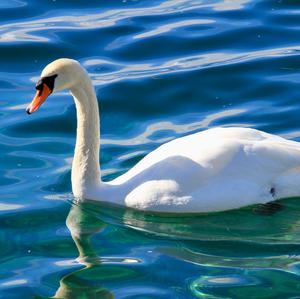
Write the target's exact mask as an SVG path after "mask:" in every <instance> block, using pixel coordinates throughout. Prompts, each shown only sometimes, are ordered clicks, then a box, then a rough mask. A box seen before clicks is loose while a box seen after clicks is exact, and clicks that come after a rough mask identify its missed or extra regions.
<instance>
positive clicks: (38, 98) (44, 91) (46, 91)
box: [26, 83, 52, 114]
mask: <svg viewBox="0 0 300 299" xmlns="http://www.w3.org/2000/svg"><path fill="white" fill-rule="evenodd" d="M51 92H52V90H51V89H50V88H49V87H48V86H47V84H45V83H43V85H42V88H41V89H40V90H38V91H37V92H36V94H35V97H34V98H33V100H32V102H31V103H30V104H29V105H28V106H27V108H26V112H27V113H28V114H31V113H33V112H35V111H36V110H38V109H39V108H40V106H41V105H42V104H43V103H44V102H45V101H46V99H47V98H48V96H49V95H50V94H51Z"/></svg>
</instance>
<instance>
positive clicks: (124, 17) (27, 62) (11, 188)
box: [0, 0, 300, 299]
mask: <svg viewBox="0 0 300 299" xmlns="http://www.w3.org/2000/svg"><path fill="white" fill-rule="evenodd" d="M299 33H300V3H299V2H298V1H294V0H276V1H275V0H269V1H264V0H261V1H258V0H205V1H201V0H194V1H192V0H169V1H167V0H164V1H157V0H151V1H150V0H142V1H141V0H140V1H139V0H123V1H119V0H118V1H117V0H110V1H96V0H93V1H83V0H80V1H79V0H78V1H70V0H53V1H50V0H49V1H46V0H43V1H40V0H30V1H28V0H1V1H0V185H1V193H0V228H1V230H0V248H1V249H0V298H1V299H2V298H3V299H10V298H22V299H27V298H71V299H76V298H126V299H128V298H131V299H142V298H143V299H146V298H147V299H149V298H187V299H188V298H207V299H213V298H278V299H282V298H300V283H299V276H300V263H299V260H300V257H299V256H300V245H299V244H300V203H299V199H286V200H283V201H282V202H281V205H282V208H281V209H280V210H278V211H276V210H275V211H271V212H270V211H268V210H264V208H263V207H248V208H244V209H241V210H237V211H229V212H223V213H215V214H209V215H198V216H193V217H187V216H185V217H174V216H172V215H170V216H168V217H166V216H161V215H153V214H144V213H141V212H135V211H132V210H125V209H119V208H116V207H111V206H108V205H98V206H96V205H93V204H84V205H77V204H76V202H74V200H73V197H72V194H71V185H70V167H71V161H72V156H73V147H74V141H75V129H76V118H75V108H74V104H73V101H72V99H71V97H70V96H69V95H68V93H66V92H64V93H58V94H56V95H52V96H51V97H50V98H49V99H48V101H47V102H46V103H45V104H44V105H43V106H42V108H41V109H40V110H39V111H38V112H37V113H35V114H34V115H31V116H28V115H26V114H25V107H26V105H27V104H28V103H29V102H30V101H31V99H32V97H33V95H34V92H35V91H34V86H35V82H36V80H37V79H38V77H39V74H40V72H41V70H42V69H43V67H44V66H45V65H46V64H48V63H49V62H51V61H52V60H54V59H56V58H60V57H70V58H74V59H77V60H79V61H80V62H81V63H82V64H83V66H84V67H85V68H86V69H87V70H88V72H89V74H90V76H91V78H92V80H93V83H94V85H95V88H96V91H97V96H98V100H99V103H100V112H101V167H102V169H103V171H102V172H103V176H104V179H105V180H110V179H112V178H115V177H117V176H118V175H120V174H122V173H124V172H125V171H126V170H128V169H129V168H131V167H132V166H133V165H134V164H135V163H136V162H137V161H139V160H140V159H141V158H142V157H143V156H145V155H146V154H147V153H148V152H150V151H151V150H153V149H155V148H156V147H158V146H159V145H160V144H162V143H164V142H166V141H168V140H171V139H174V138H176V137H179V136H184V135H186V134H189V133H193V132H196V131H201V130H205V129H207V128H210V127H214V126H233V125H234V126H236V125H238V126H245V127H255V128H258V129H261V130H264V131H267V132H270V133H275V134H279V135H281V136H284V137H286V138H289V139H293V140H297V141H300V125H299V122H300V120H299V115H300V104H299V99H300V91H299V83H300V76H299V70H300V44H299V36H300V35H299Z"/></svg>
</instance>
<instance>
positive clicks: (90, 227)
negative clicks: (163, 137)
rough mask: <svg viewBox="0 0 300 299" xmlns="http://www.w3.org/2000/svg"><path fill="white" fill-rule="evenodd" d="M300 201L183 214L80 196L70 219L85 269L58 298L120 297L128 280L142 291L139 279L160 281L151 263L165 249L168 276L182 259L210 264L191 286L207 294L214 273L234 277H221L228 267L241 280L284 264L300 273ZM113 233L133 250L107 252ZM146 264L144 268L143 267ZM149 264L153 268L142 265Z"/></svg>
mask: <svg viewBox="0 0 300 299" xmlns="http://www.w3.org/2000/svg"><path fill="white" fill-rule="evenodd" d="M297 200H298V199H288V200H285V201H282V202H281V203H282V205H283V208H282V209H279V210H278V211H271V214H267V213H265V212H266V211H264V210H263V208H260V209H258V207H254V208H253V207H249V208H245V209H240V210H236V211H230V212H221V213H214V214H202V215H191V214H190V215H181V217H178V215H174V214H173V215H172V214H154V213H141V212H138V211H135V210H132V209H124V208H121V207H118V206H114V205H108V204H104V203H99V202H98V203H96V202H88V201H85V202H78V201H77V202H76V203H73V204H72V207H71V209H70V212H69V214H68V216H67V219H66V224H67V227H68V229H69V230H70V233H71V236H72V239H73V240H74V242H75V244H76V247H77V250H78V257H77V258H76V262H77V263H78V264H79V265H81V266H83V268H81V269H78V270H75V271H73V272H72V273H69V274H67V275H65V276H64V277H63V278H62V279H61V280H60V284H59V287H58V289H57V291H56V292H55V295H54V296H53V297H51V298H57V299H59V298H64V299H65V298H66V299H68V298H70V299H71V298H72V299H76V298H104V299H106V298H109V299H110V298H115V297H118V295H119V294H120V293H119V292H122V294H124V293H123V292H125V290H121V289H122V286H123V285H126V289H128V290H129V289H130V288H131V287H133V286H134V288H135V290H136V291H138V285H139V283H142V284H143V285H144V286H145V285H147V284H149V287H150V285H152V284H153V283H154V284H155V283H156V281H157V280H159V273H157V272H152V271H151V265H152V263H157V262H158V261H159V260H160V259H159V256H165V257H167V259H169V260H170V259H171V260H170V261H172V262H171V263H170V266H169V267H167V268H165V269H164V271H163V272H164V277H170V278H171V277H173V276H174V273H173V272H174V271H175V268H176V267H178V265H177V263H179V264H180V265H181V264H182V263H184V264H187V265H199V266H203V267H205V268H206V269H207V271H208V272H207V273H210V276H205V277H202V275H199V277H196V278H195V280H191V282H190V283H191V285H190V289H191V290H193V289H194V288H197V292H200V293H201V292H202V291H201V288H202V287H200V286H201V285H202V284H203V279H208V278H207V277H209V283H211V281H213V282H214V283H216V282H217V283H218V285H219V284H220V283H221V282H222V283H224V281H226V285H227V284H230V283H231V282H232V281H231V280H228V279H229V278H228V277H225V278H224V277H223V276H222V275H223V274H222V273H223V271H224V269H229V268H231V269H236V271H237V272H236V273H237V274H236V277H234V279H233V282H234V283H235V284H236V280H237V279H238V281H239V282H241V283H242V282H244V281H246V282H248V281H250V282H251V283H256V278H255V277H256V271H257V270H258V269H266V268H268V269H269V271H277V270H279V269H280V270H281V271H282V273H284V272H289V273H291V272H293V273H295V274H298V272H299V270H297V269H299V259H300V258H299V256H298V255H296V254H295V255H290V254H289V253H290V252H293V250H292V247H293V246H295V245H294V244H296V243H298V242H299V235H300V234H299V217H298V215H299V212H300V207H299V206H298V207H297ZM108 232H109V234H113V236H112V235H109V239H110V240H112V239H114V240H117V239H118V238H119V239H120V237H121V238H122V240H119V241H120V242H121V246H123V247H124V248H127V249H128V248H130V249H129V250H130V251H129V252H131V253H132V256H125V257H120V256H119V254H120V251H121V250H120V248H122V247H120V248H117V250H116V252H110V254H111V255H112V256H113V257H112V256H108V257H105V256H103V255H104V252H105V247H107V244H106V243H105V242H107V241H106V240H107V234H108ZM137 234H138V238H137ZM93 236H94V237H93ZM95 237H98V238H95ZM135 238H137V239H138V240H139V243H138V244H136V243H135V242H133V243H132V244H131V243H130V242H131V241H130V240H135ZM116 242H118V241H116ZM99 244H100V246H99ZM275 244H276V251H274V245H275ZM102 245H103V246H102ZM105 245H106V246H105ZM130 246H131V247H130ZM132 246H133V247H132ZM109 247H110V248H113V247H114V246H111V245H110V246H109ZM232 248H236V250H234V251H233V250H232ZM113 250H114V249H113ZM100 255H101V256H100ZM141 263H144V265H142V266H143V267H140V266H139V265H141ZM173 263H174V265H173ZM145 268H147V270H146V272H145V273H146V274H145V273H143V272H140V271H141V269H144V270H145ZM225 271H226V270H225ZM145 275H146V276H147V281H145V280H144V278H145ZM226 279H227V280H226ZM205 281H206V280H205ZM215 281H216V282H215ZM228 281H229V282H228ZM200 282H201V283H200ZM257 283H259V282H257ZM206 284H207V283H206V282H205V285H206ZM203 285H204V284H203ZM116 286H117V289H116ZM195 286H196V287H195ZM224 287H225V285H224ZM199 288H200V289H199ZM203 290H204V291H205V289H203ZM192 292H193V291H192ZM202 293H203V292H202ZM169 295H170V294H169Z"/></svg>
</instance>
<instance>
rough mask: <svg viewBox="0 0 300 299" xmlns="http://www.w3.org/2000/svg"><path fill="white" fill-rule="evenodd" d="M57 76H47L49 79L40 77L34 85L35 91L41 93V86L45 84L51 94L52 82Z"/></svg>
mask: <svg viewBox="0 0 300 299" xmlns="http://www.w3.org/2000/svg"><path fill="white" fill-rule="evenodd" d="M57 76H58V75H56V74H55V75H53V76H49V77H42V78H41V79H40V80H39V81H38V82H37V84H36V86H35V89H36V90H40V91H42V90H43V85H44V84H46V85H47V86H48V87H49V89H50V90H51V92H52V91H53V89H54V82H55V78H56V77H57Z"/></svg>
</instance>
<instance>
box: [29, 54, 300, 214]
mask: <svg viewBox="0 0 300 299" xmlns="http://www.w3.org/2000/svg"><path fill="white" fill-rule="evenodd" d="M36 89H37V93H36V95H35V97H34V99H33V100H32V102H31V104H30V105H29V106H28V107H27V109H26V111H27V113H28V114H31V113H33V112H35V111H36V110H37V109H38V108H39V107H40V106H41V105H42V103H43V102H44V101H45V100H46V98H47V97H48V96H49V95H50V94H51V93H52V92H56V91H60V90H63V89H69V90H70V91H71V94H72V96H73V98H74V101H75V105H76V109H77V122H78V123H77V138H76V146H75V153H74V160H73V164H72V190H73V194H74V196H75V197H79V198H83V199H90V200H97V201H108V202H111V203H115V204H119V205H124V206H127V207H131V208H134V209H140V210H145V211H156V212H172V213H191V212H215V211H222V210H229V209H236V208H240V207H243V206H247V205H252V204H257V203H267V202H270V201H273V200H275V199H278V198H284V197H293V196H299V195H300V143H297V142H295V141H290V140H286V139H284V138H281V137H279V136H275V135H270V134H267V133H264V132H261V131H258V130H254V129H248V128H213V129H209V130H206V131H204V132H199V133H195V134H192V135H188V136H185V137H181V138H178V139H175V140H173V141H170V142H168V143H165V144H163V145H162V146H160V147H159V148H157V149H156V150H154V151H153V152H151V153H149V154H148V155H147V156H146V157H145V158H143V159H142V160H141V161H140V162H138V163H137V165H135V166H134V167H133V168H132V169H130V170H129V171H128V172H126V173H125V174H123V175H121V176H120V177H118V178H116V179H114V180H112V181H110V182H103V181H101V174H100V167H99V147H100V130H99V111H98V103H97V98H96V95H95V91H94V88H93V86H92V82H91V80H90V78H89V76H88V74H87V72H86V71H85V70H84V68H82V67H81V66H80V64H79V63H78V62H77V61H75V60H72V59H65V58H64V59H58V60H55V61H53V62H52V63H50V64H49V65H47V66H46V67H45V69H44V70H43V72H42V74H41V79H40V80H39V82H38V83H37V85H36Z"/></svg>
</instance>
